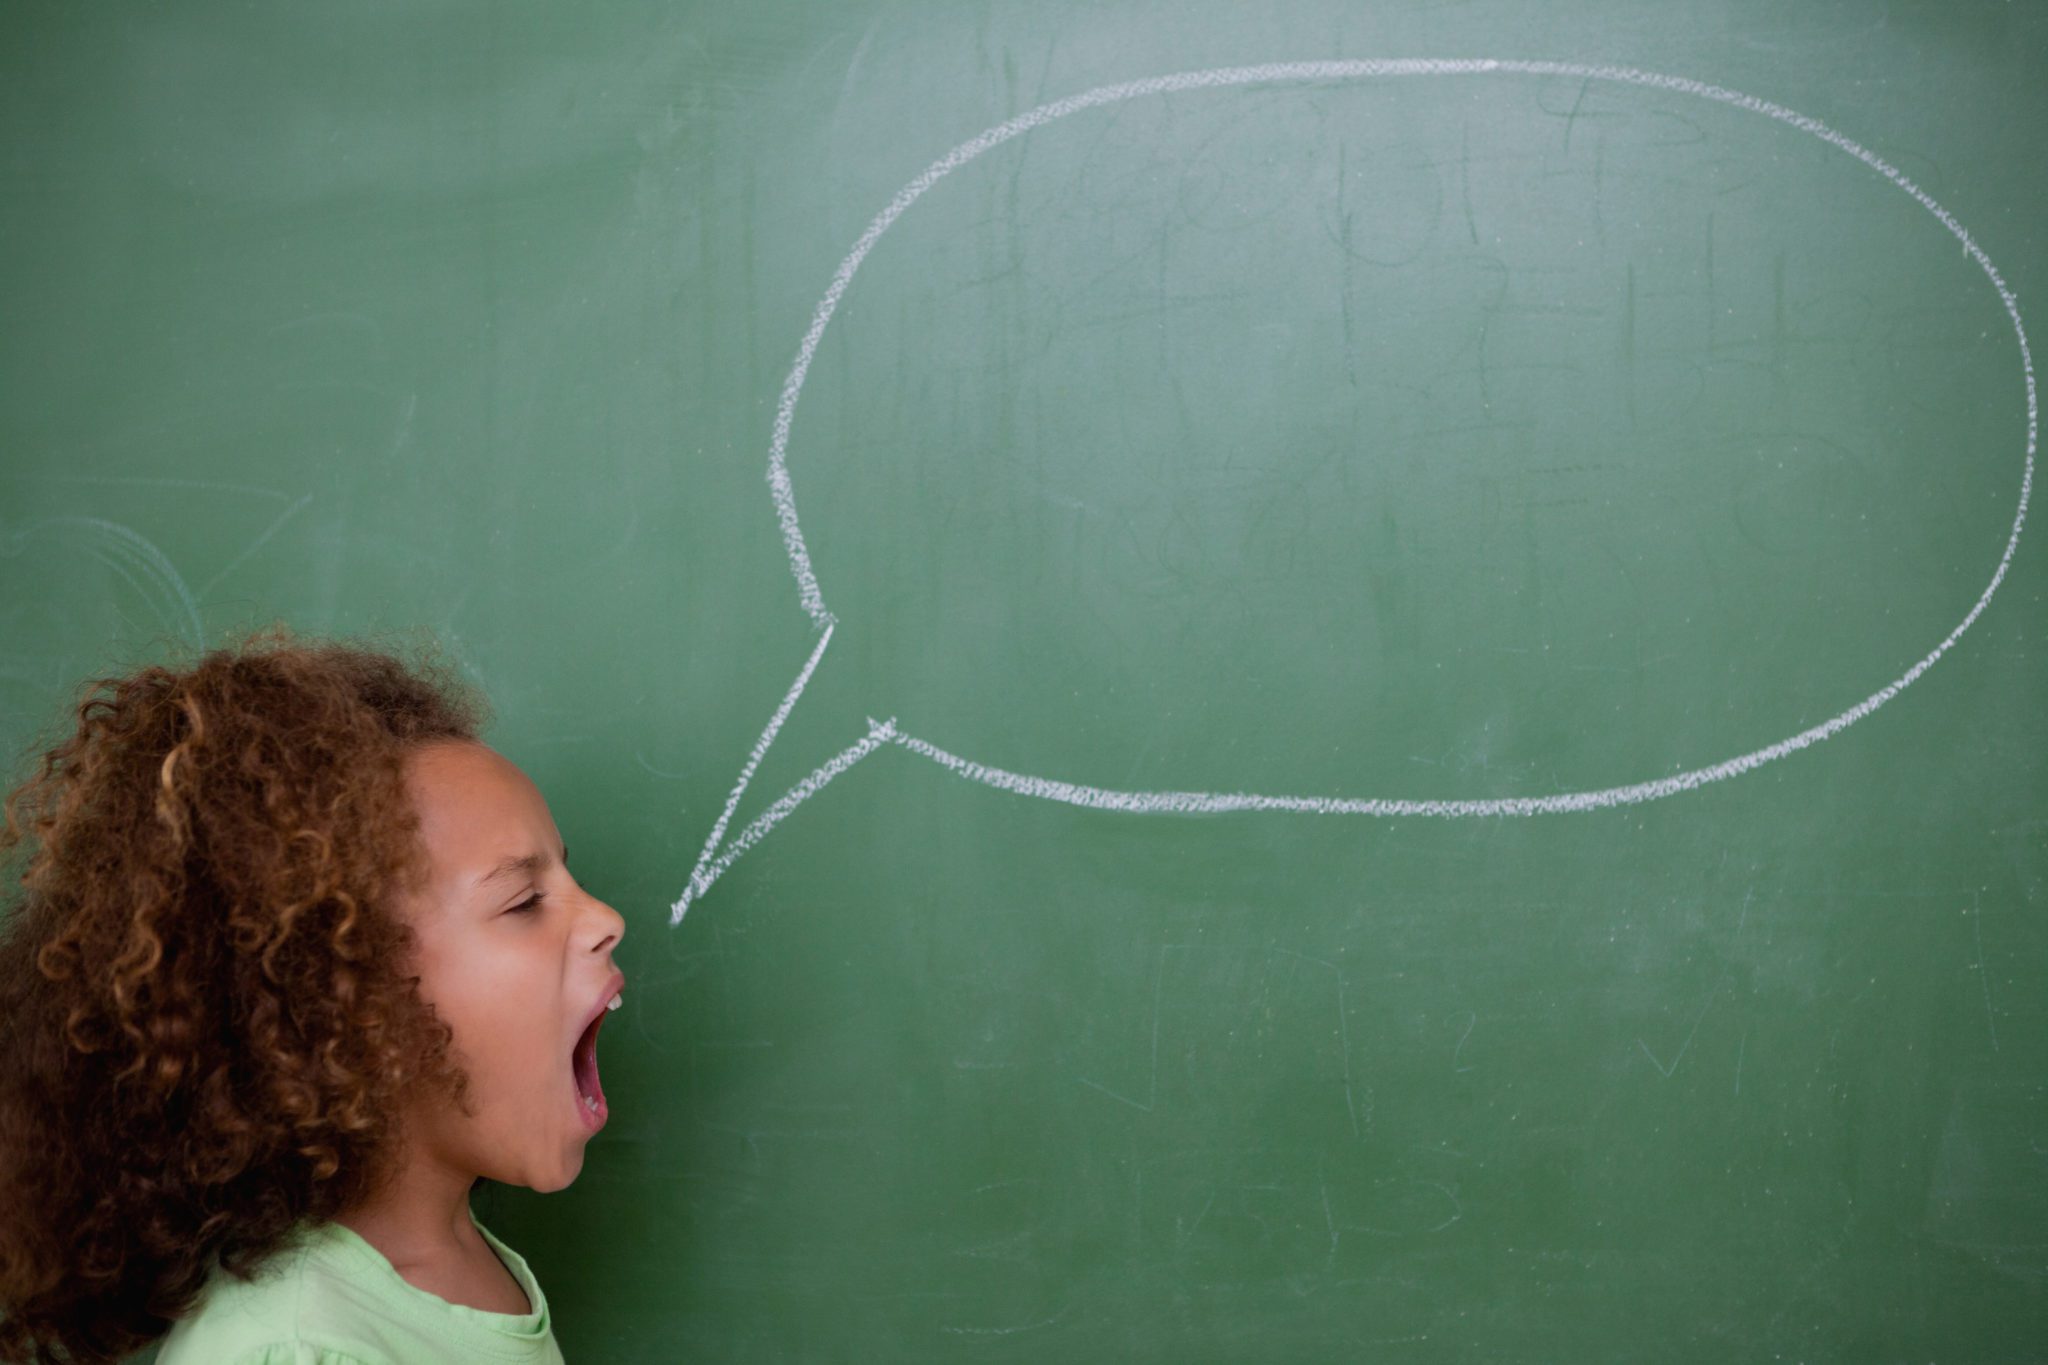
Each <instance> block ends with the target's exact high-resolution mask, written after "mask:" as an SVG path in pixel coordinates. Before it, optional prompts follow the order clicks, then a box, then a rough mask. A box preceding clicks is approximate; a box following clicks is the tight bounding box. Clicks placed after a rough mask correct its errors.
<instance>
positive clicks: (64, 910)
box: [0, 626, 487, 1365]
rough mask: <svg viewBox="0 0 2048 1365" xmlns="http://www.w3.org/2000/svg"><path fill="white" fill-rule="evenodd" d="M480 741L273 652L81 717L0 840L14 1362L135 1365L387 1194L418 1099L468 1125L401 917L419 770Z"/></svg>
mask: <svg viewBox="0 0 2048 1365" xmlns="http://www.w3.org/2000/svg"><path fill="white" fill-rule="evenodd" d="M486 714H487V708H486V704H485V703H484V702H483V700H482V699H481V697H479V696H477V695H476V694H474V693H473V692H471V691H470V690H469V689H467V688H466V687H464V686H462V685H460V684H459V683H458V682H457V681H456V680H454V679H453V677H452V676H451V675H450V674H449V673H448V671H447V670H446V669H445V668H443V667H440V666H438V665H435V664H431V663H420V662H413V663H408V662H405V661H402V660H401V659H399V658H396V657H393V656H392V655H390V654H387V653H382V652H378V651H376V650H373V649H369V648H364V647H359V646H355V645H349V644H344V643H340V642H325V643H321V642H307V641H301V640H297V639H295V638H294V637H293V636H292V635H291V633H290V631H289V630H288V629H286V628H284V627H282V626H273V627H270V628H266V629H264V630H259V631H256V632H255V633H253V634H251V635H247V636H245V637H244V638H242V639H241V640H239V641H238V642H236V643H234V644H232V645H229V646H228V647H225V648H221V649H217V650H214V651H213V652H210V653H207V654H205V655H204V656H202V657H200V658H199V659H198V660H197V662H196V663H192V664H191V666H190V667H187V668H183V669H174V668H167V667H162V666H152V667H146V668H142V669H140V670H138V671H136V672H134V673H133V674H131V675H130V676H126V677H103V678H97V679H94V680H92V681H90V682H88V683H87V684H85V685H84V686H83V687H82V688H81V690H80V693H79V701H78V703H77V705H76V708H75V717H74V719H75V722H76V726H75V729H74V730H73V731H72V733H71V734H70V735H69V737H67V738H64V739H63V740H62V742H60V743H57V744H56V745H55V747H53V748H49V749H47V750H46V751H44V752H43V753H42V755H41V759H40V765H39V767H38V766H37V765H36V764H34V763H33V762H32V763H30V764H29V765H28V766H29V767H30V768H32V769H35V770H34V771H33V772H32V775H30V776H28V777H27V778H26V779H25V780H23V781H22V782H21V783H20V785H18V786H17V787H15V788H14V790H12V791H11V792H10V793H9V794H8V796H7V798H6V802H5V807H4V814H5V827H4V831H0V859H4V861H5V863H6V864H7V865H8V866H9V867H10V868H12V867H13V866H17V865H19V866H20V867H21V873H20V884H19V892H18V895H17V893H16V892H15V891H14V890H13V889H12V888H11V887H10V888H8V889H7V891H6V896H7V900H9V901H15V902H16V903H15V904H12V905H6V906H4V910H0V1021H4V1028H0V1360H8V1361H34V1362H38V1365H42V1363H44V1362H58V1361H69V1362H87V1361H111V1360H118V1359H120V1358H121V1357H123V1356H125V1355H127V1354H129V1353H131V1352H133V1351H135V1350H136V1349H138V1348H139V1347H142V1346H144V1345H146V1344H147V1343H149V1342H150V1341H151V1340H153V1339H155V1338H157V1337H160V1336H161V1335H163V1333H164V1332H166V1331H168V1330H169V1328H170V1326H171V1324H172V1322H173V1321H174V1320H175V1319H177V1318H179V1317H181V1316H183V1315H184V1314H185V1313H186V1312H188V1311H189V1310H190V1309H191V1308H192V1307H193V1306H194V1304H195V1302H196V1300H197V1298H198V1296H199V1292H200V1290H201V1289H202V1287H203V1286H204V1284H205V1282H206V1279H207V1277H208V1275H209V1274H210V1273H212V1270H213V1267H214V1266H215V1265H216V1264H217V1265H218V1266H220V1267H221V1268H222V1269H224V1270H225V1271H227V1272H229V1273H232V1274H235V1275H237V1276H240V1277H242V1278H247V1277H248V1276H249V1275H250V1274H251V1273H252V1272H253V1271H254V1269H255V1268H256V1266H257V1265H258V1264H259V1263H260V1262H261V1261H262V1260H263V1259H264V1257H265V1256H266V1255H267V1254H269V1253H270V1252H271V1251H273V1250H275V1249H276V1248H277V1247H278V1246H280V1245H281V1244H282V1243H283V1241H284V1240H285V1238H286V1236H287V1234H288V1233H289V1232H290V1231H291V1229H292V1228H293V1226H294V1225H295V1224H297V1223H298V1222H299V1221H300V1220H302V1219H305V1220H311V1221H314V1222H319V1221H325V1220H328V1219H331V1218H333V1217H334V1216H335V1215H337V1214H339V1213H342V1212H345V1211H346V1210H348V1209H349V1208H351V1207H352V1206H354V1205H355V1204H356V1203H357V1202H358V1201H359V1200H361V1199H363V1198H364V1197H366V1196H367V1195H369V1194H370V1193H372V1192H373V1191H374V1190H375V1189H376V1187H377V1183H378V1181H379V1180H380V1179H381V1178H382V1176H383V1175H384V1174H385V1172H386V1168H387V1164H388V1163H387V1158H388V1157H389V1155H390V1154H391V1152H392V1151H393V1150H394V1144H395V1143H396V1141H397V1133H396V1122H397V1118H396V1116H397V1113H398V1112H399V1106H400V1104H401V1102H402V1100H403V1099H404V1098H405V1097H406V1096H407V1095H409V1094H411V1093H413V1091H412V1088H413V1087H417V1086H432V1087H438V1088H440V1089H441V1090H442V1093H446V1094H448V1095H451V1096H453V1097H454V1099H455V1100H456V1101H457V1102H458V1103H460V1102H462V1100H463V1098H464V1095H465V1093H466V1085H465V1078H464V1077H463V1075H462V1073H461V1070H460V1068H459V1066H458V1065H457V1064H456V1063H455V1061H454V1060H453V1052H452V1037H451V1035H450V1034H449V1032H448V1029H447V1027H446V1025H445V1024H443V1023H442V1022H441V1021H440V1020H439V1019H437V1018H436V1017H435V1016H434V1013H433V1011H432V1009H431V1007H429V1006H428V1005H427V1004H426V1003H425V1002H424V1001H422V1000H421V999H420V997H419V995H418V992H417V986H418V978H417V977H416V976H413V975H409V974H408V969H409V967H410V966H411V963H412V954H411V949H412V938H411V935H410V933H409V931H408V930H407V928H406V927H405V925H404V924H403V922H402V921H401V920H400V918H399V917H398V916H397V915H396V914H395V913H393V912H392V911H391V910H389V909H388V907H389V905H390V900H389V897H390V896H391V895H392V894H393V893H394V892H395V891H396V890H398V889H400V888H402V887H405V886H410V885H412V884H414V882H415V879H416V878H417V877H418V876H419V875H420V874H421V873H422V872H423V870H424V858H425V854H424V850H423V848H422V846H421V845H420V843H419V833H418V831H419V821H418V817H417V815H416V814H415V812H414V811H413V809H412V805H411V802H410V801H409V799H408V797H407V794H406V788H405V780H404V766H403V765H404V760H405V757H406V755H407V753H408V752H409V751H410V750H411V749H412V748H413V747H414V746H417V745H421V744H425V743H430V742H433V741H438V740H475V739H477V737H478V735H479V733H480V731H481V728H482V726H483V723H484V719H485V717H486ZM23 854H26V855H27V856H26V857H25V859H24V858H23V856H22V855H23ZM9 880H10V881H11V876H10V878H9Z"/></svg>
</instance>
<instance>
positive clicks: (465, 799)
mask: <svg viewBox="0 0 2048 1365" xmlns="http://www.w3.org/2000/svg"><path fill="white" fill-rule="evenodd" d="M406 783H407V787H408V789H409V790H410V792H411V794H412V799H413V804H414V808H415V810H416V811H417V812H418V814H419V820H420V837H421V839H422V840H423V841H424V843H425V845H426V850H427V860H428V862H427V867H428V871H427V878H426V881H425V882H424V883H423V884H422V885H421V886H420V887H418V888H417V889H415V890H414V891H413V892H412V893H411V894H410V895H408V896H406V897H405V898H403V899H402V901H401V902H400V906H401V911H402V913H403V915H404V917H405V919H406V921H407V923H409V924H410V925H411V926H412V930H413V934H414V937H415V939H416V940H417V944H418V957H417V960H416V970H417V971H418V973H419V978H420V984H419V990H420V995H421V997H422V998H423V999H425V1000H426V1002H427V1003H428V1004H430V1005H432V1006H433V1007H434V1010H435V1012H436V1013H437V1014H439V1015H440V1017H441V1019H442V1021H443V1022H445V1023H446V1024H447V1025H448V1027H449V1028H450V1029H451V1030H452V1031H453V1033H454V1035H455V1060H456V1061H457V1062H458V1063H459V1064H460V1065H461V1066H462V1068H463V1069H464V1070H465V1071H466V1072H467V1073H468V1075H469V1083H470V1089H469V1100H468V1107H469V1109H470V1110H471V1111H472V1112H470V1113H467V1114H465V1113H463V1112H462V1111H461V1110H459V1109H457V1108H456V1107H455V1106H454V1105H453V1104H451V1103H448V1102H446V1101H444V1100H438V1099H436V1100H430V1101H423V1102H421V1103H420V1104H418V1105H416V1106H415V1107H414V1109H413V1111H412V1112H410V1113H409V1114H408V1115H407V1130H406V1148H407V1156H408V1158H409V1159H410V1160H412V1161H415V1162H419V1161H430V1162H432V1163H434V1164H436V1165H439V1166H443V1167H445V1168H447V1169H449V1170H450V1171H451V1172H453V1173H454V1174H456V1175H457V1176H459V1177H467V1176H472V1175H482V1176H488V1177H489V1178H490V1179H492V1180H495V1181H498V1182H500V1183H502V1184H507V1185H524V1186H527V1187H528V1188H530V1189H535V1190H541V1191H548V1190H559V1189H561V1188H563V1187H564V1186H566V1185H568V1184H569V1183H570V1182H571V1181H573V1180H575V1178H576V1175H577V1173H578V1172H579V1171H581V1170H582V1169H583V1146H584V1144H585V1143H587V1142H588V1141H590V1139H591V1137H592V1135H593V1134H595V1133H596V1132H597V1130H598V1129H599V1128H600V1127H602V1126H603V1124H604V1120H605V1108H604V1104H603V1091H602V1090H601V1089H600V1088H599V1087H598V1084H597V1065H596V1035H595V1029H596V1025H597V1023H598V1022H600V1021H602V1020H603V1018H604V1016H605V1013H606V1007H607V1006H608V1005H609V1004H610V1003H611V1002H612V1001H613V1000H615V999H616V998H617V997H618V995H619V992H620V990H621V988H623V986H624V985H625V978H624V977H623V976H622V975H621V974H620V973H619V971H618V969H617V968H616V967H615V966H613V964H612V950H613V949H614V948H615V947H617V946H618V942H619V939H620V938H621V937H622V936H623V935H624V934H625V931H626V924H625V921H624V920H623V919H621V918H620V917H619V914H618V912H617V911H616V910H613V909H612V908H611V907H610V906H609V905H606V904H605V903H604V902H603V901H601V900H598V899H597V898H596V897H595V896H592V895H589V894H588V893H586V892H585V891H584V890H583V889H582V888H581V887H579V886H577V885H576V882H575V879H574V878H572V877H571V876H570V875H569V870H568V866H567V859H568V850H567V849H566V848H565V847H563V844H562V836H561V834H560V832H559V831H557V830H556V828H555V821H554V817H553V816H551V815H549V814H548V806H547V802H546V801H544V800H542V799H541V794H540V791H539V789H538V788H536V787H535V786H534V785H533V783H532V782H531V781H529V780H528V778H527V776H526V774H525V773H523V772H521V771H520V770H519V769H518V768H517V767H516V766H514V765H513V764H512V763H511V762H510V761H509V760H507V759H506V758H504V757H502V756H501V755H499V754H498V753H496V752H494V751H493V750H491V749H489V748H487V747H486V746H484V745H482V744H471V743H454V742H450V743H437V744H430V745H424V746H422V747H420V748H419V749H417V750H415V751H414V752H413V754H412V755H411V757H410V758H408V760H407V767H406ZM593 1101H595V1105H594V1106H593V1103H592V1102H593Z"/></svg>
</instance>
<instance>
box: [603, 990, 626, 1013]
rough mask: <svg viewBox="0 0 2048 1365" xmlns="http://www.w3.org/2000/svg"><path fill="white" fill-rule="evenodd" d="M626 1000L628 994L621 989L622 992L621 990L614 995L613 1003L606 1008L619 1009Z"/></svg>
mask: <svg viewBox="0 0 2048 1365" xmlns="http://www.w3.org/2000/svg"><path fill="white" fill-rule="evenodd" d="M625 1002H626V994H625V992H624V991H621V992H619V993H618V994H617V995H615V996H613V997H612V1002H611V1003H610V1004H609V1005H606V1006H605V1008H606V1009H607V1010H615V1009H617V1008H618V1007H619V1006H620V1005H623V1004H624V1003H625Z"/></svg>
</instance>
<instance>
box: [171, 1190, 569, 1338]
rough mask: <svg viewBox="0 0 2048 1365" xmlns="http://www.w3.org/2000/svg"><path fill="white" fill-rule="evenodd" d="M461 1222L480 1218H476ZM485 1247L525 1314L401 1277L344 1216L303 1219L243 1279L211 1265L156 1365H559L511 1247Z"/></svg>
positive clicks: (540, 1303) (528, 1275) (537, 1297)
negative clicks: (453, 1299) (472, 1304)
mask: <svg viewBox="0 0 2048 1365" xmlns="http://www.w3.org/2000/svg"><path fill="white" fill-rule="evenodd" d="M469 1219H470V1221H471V1222H472V1223H476V1214H475V1213H473V1212H472V1213H471V1214H470V1216H469ZM476 1230H477V1231H478V1232H480V1233H482V1234H483V1236H484V1241H485V1242H487V1243H489V1244H490V1248H491V1250H493V1251H495V1252H497V1253H498V1259H499V1260H501V1261H503V1262H504V1263H505V1268H506V1269H507V1270H510V1271H511V1272H512V1278H513V1279H515V1280H517V1281H518V1282H519V1287H520V1288H521V1289H523V1290H525V1291H526V1301H527V1302H528V1303H529V1304H531V1305H532V1307H533V1311H532V1312H530V1313H521V1314H516V1315H515V1314H511V1313H486V1312H484V1311H483V1310H481V1309H477V1308H469V1307H465V1306H464V1305H462V1304H459V1303H450V1302H448V1301H447V1300H446V1299H444V1298H441V1297H440V1296H439V1295H436V1294H429V1293H428V1292H427V1291H426V1290H424V1289H420V1288H418V1287H416V1286H414V1285H411V1284H408V1283H406V1281H405V1279H404V1278H403V1277H402V1276H400V1275H399V1273H398V1272H397V1271H396V1270H395V1269H393V1268H392V1265H391V1262H389V1261H387V1260H385V1259H384V1255H383V1253H382V1252H380V1251H378V1250H377V1249H376V1248H375V1247H373V1246H371V1245H370V1244H369V1243H368V1242H366V1241H364V1240H363V1239H362V1238H361V1237H360V1236H358V1235H357V1234H356V1233H355V1232H353V1231H351V1230H350V1229H348V1228H346V1227H344V1226H342V1225H341V1224H340V1223H325V1224H322V1225H320V1226H318V1227H314V1226H311V1225H305V1226H302V1227H301V1228H300V1229H299V1230H298V1232H297V1234H296V1235H295V1236H294V1238H293V1240H292V1241H291V1242H290V1243H289V1244H287V1245H286V1246H285V1247H284V1248H283V1249H282V1250H280V1251H279V1252H278V1253H277V1254H276V1255H274V1256H272V1257H271V1258H270V1259H269V1260H267V1261H265V1262H264V1264H263V1266H262V1267H261V1268H260V1269H259V1270H258V1271H257V1273H256V1277H255V1278H254V1279H252V1280H249V1281H246V1282H244V1281H242V1280H238V1279H236V1278H234V1277H233V1276H232V1275H228V1274H226V1273H224V1272H222V1271H220V1270H218V1269H216V1270H215V1272H214V1275H213V1278H212V1279H211V1280H209V1281H208V1282H207V1286H206V1289H205V1290H204V1291H203V1292H202V1294H201V1297H200V1300H199V1303H198V1305H197V1306H196V1307H195V1308H194V1309H193V1310H192V1312H191V1313H190V1314H189V1315H188V1316H186V1317H185V1318H183V1319H182V1320H180V1321H179V1323H178V1324H177V1325H176V1326H175V1327H173V1328H172V1329H171V1332H170V1335H169V1336H167V1337H165V1338H164V1341H163V1345H162V1347H161V1348H160V1350H159V1352H158V1354H157V1358H156V1365H442V1363H443V1362H447V1361H478V1362H483V1365H493V1363H500V1365H562V1351H561V1348H560V1347H559V1346H557V1345H555V1333H554V1329H553V1328H552V1327H551V1326H550V1325H549V1323H548V1304H547V1299H546V1298H545V1297H544V1296H543V1295H542V1294H541V1292H540V1285H539V1284H537V1283H536V1282H535V1281H534V1278H533V1272H532V1271H531V1270H528V1269H527V1268H526V1261H525V1260H524V1259H523V1258H522V1257H521V1256H520V1255H519V1253H518V1252H516V1251H514V1250H512V1248H510V1247H508V1246H506V1245H505V1244H504V1243H503V1242H501V1241H499V1240H498V1239H497V1238H496V1237H493V1236H492V1235H491V1233H490V1230H489V1229H488V1228H486V1227H485V1226H484V1225H483V1224H482V1223H476Z"/></svg>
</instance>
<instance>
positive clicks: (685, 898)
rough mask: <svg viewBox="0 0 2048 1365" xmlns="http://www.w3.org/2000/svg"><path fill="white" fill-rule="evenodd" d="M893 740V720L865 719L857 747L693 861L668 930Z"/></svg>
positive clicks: (819, 768) (814, 771) (836, 756)
mask: <svg viewBox="0 0 2048 1365" xmlns="http://www.w3.org/2000/svg"><path fill="white" fill-rule="evenodd" d="M896 738H897V735H896V718H895V717H894V716H891V717H890V718H889V719H887V720H885V721H876V720H875V719H874V718H873V717H869V718H868V732H867V735H866V736H865V737H863V738H862V739H861V740H860V741H859V742H858V743H856V744H850V745H848V746H847V747H846V748H844V749H841V750H840V751H839V752H838V753H836V754H834V755H833V756H832V757H831V758H829V759H827V760H826V761H825V762H823V763H821V764H819V765H818V766H817V767H816V768H813V769H812V770H811V773H810V776H808V777H806V778H805V779H804V780H803V781H801V782H799V783H797V784H796V785H795V786H794V787H791V788H790V789H789V790H788V791H786V792H784V793H783V794H782V795H781V796H780V797H778V798H776V800H775V803H774V804H773V805H771V806H769V807H768V809H766V810H764V811H762V812H761V813H760V814H759V815H757V816H755V817H754V819H753V822H752V823H751V824H749V825H748V826H747V827H746V828H745V829H743V830H741V831H740V832H739V833H738V834H736V835H734V836H733V839H732V842H731V843H730V844H728V845H726V846H725V848H724V849H722V850H714V849H710V848H707V849H706V850H705V853H704V856H703V857H702V858H699V859H698V860H697V866H696V868H695V869H694V870H693V871H692V872H691V873H690V884H689V886H688V887H686V888H685V889H684V891H683V895H682V898H681V899H680V900H678V901H677V902H676V903H675V905H674V906H673V907H671V909H670V913H669V926H670V927H671V928H673V927H674V926H676V925H678V924H681V923H682V922H683V915H684V913H685V912H686V911H687V910H688V909H689V908H690V902H691V901H693V900H696V899H698V898H699V897H701V896H702V895H703V894H704V893H705V892H706V891H709V890H710V889H711V884H712V883H713V882H715V881H717V880H718V879H719V878H720V877H722V876H724V875H725V871H726V869H727V868H729V867H731V866H732V865H733V864H734V863H736V862H738V861H739V860H740V858H741V856H742V855H744V854H745V853H746V851H747V850H748V849H750V848H752V847H753V846H754V845H755V844H758V843H760V842H761V840H763V839H764V838H766V837H767V836H768V831H770V830H772V829H774V828H775V827H776V826H777V825H779V824H781V823H782V822H783V820H784V819H786V818H787V817H788V816H789V814H790V813H791V812H792V811H794V810H795V809H796V808H797V807H798V806H800V805H802V804H803V803H804V802H805V801H807V800H809V799H810V798H811V797H812V796H814V795H816V794H817V792H818V791H819V790H820V789H821V788H823V787H824V786H825V784H826V783H828V782H830V781H831V780H832V779H833V778H835V777H837V776H839V774H841V773H843V772H845V771H846V770H847V769H848V768H851V767H852V766H853V765H854V764H856V763H858V762H860V761H861V760H862V759H864V758H866V757H867V756H868V755H869V754H871V753H873V752H874V751H875V750H876V749H879V748H881V747H882V746H883V745H884V744H888V743H891V742H893V741H894V740H895V739H896Z"/></svg>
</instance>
